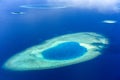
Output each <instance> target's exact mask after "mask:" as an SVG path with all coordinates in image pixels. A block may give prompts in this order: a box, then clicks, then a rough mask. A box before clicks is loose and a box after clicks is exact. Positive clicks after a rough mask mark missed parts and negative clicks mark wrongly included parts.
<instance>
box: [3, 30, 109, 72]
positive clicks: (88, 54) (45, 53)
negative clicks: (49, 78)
mask: <svg viewBox="0 0 120 80" xmlns="http://www.w3.org/2000/svg"><path fill="white" fill-rule="evenodd" d="M69 45H70V46H69ZM106 45H108V40H107V39H106V38H105V37H104V36H102V35H99V34H96V33H93V32H80V33H74V34H66V35H62V36H58V37H55V38H52V39H49V40H47V41H46V42H45V43H44V44H38V45H35V46H33V47H30V48H28V49H26V50H25V51H22V52H20V53H18V54H16V55H14V56H13V57H11V58H10V59H8V61H7V62H6V63H5V64H4V65H3V68H4V69H9V70H16V71H24V70H43V69H53V68H59V67H63V66H68V65H72V64H77V63H81V62H84V61H88V60H91V59H94V58H96V57H97V56H99V55H101V54H102V53H101V50H103V49H104V48H105V47H106ZM51 49H52V50H51ZM55 52H57V53H55ZM59 56H60V57H59Z"/></svg>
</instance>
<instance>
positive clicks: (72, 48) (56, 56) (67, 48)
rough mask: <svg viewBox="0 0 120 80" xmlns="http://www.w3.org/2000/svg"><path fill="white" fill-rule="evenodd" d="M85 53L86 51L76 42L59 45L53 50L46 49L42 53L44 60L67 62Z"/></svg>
mask: <svg viewBox="0 0 120 80" xmlns="http://www.w3.org/2000/svg"><path fill="white" fill-rule="evenodd" d="M85 52H87V49H86V48H84V47H82V46H80V45H79V43H77V42H65V43H61V44H59V45H57V46H55V47H53V48H50V49H47V50H46V51H44V52H43V53H42V55H43V57H44V58H45V59H50V60H67V59H74V58H77V57H80V56H82V55H84V54H85Z"/></svg>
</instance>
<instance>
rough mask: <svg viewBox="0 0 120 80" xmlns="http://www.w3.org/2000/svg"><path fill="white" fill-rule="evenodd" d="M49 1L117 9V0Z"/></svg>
mask: <svg viewBox="0 0 120 80" xmlns="http://www.w3.org/2000/svg"><path fill="white" fill-rule="evenodd" d="M48 2H49V3H54V4H60V3H62V4H65V5H68V6H72V7H77V8H86V9H97V10H101V11H104V10H115V11H117V9H118V5H120V1H119V0H48Z"/></svg>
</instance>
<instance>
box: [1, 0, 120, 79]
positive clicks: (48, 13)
mask: <svg viewBox="0 0 120 80" xmlns="http://www.w3.org/2000/svg"><path fill="white" fill-rule="evenodd" d="M6 2H10V1H7V0H6ZM21 4H22V3H18V4H14V3H13V4H12V2H10V3H6V4H5V2H4V3H1V4H0V80H120V12H117V13H114V12H99V11H97V10H88V9H78V8H61V9H28V8H19V7H18V6H19V5H21ZM20 12H22V13H20ZM104 20H115V21H117V22H116V23H104V22H103V21H104ZM76 32H95V33H98V34H101V35H103V36H105V37H106V38H107V39H108V40H109V45H108V47H107V48H106V49H105V50H104V51H103V52H102V55H101V56H98V57H97V58H95V59H92V60H89V61H86V62H83V63H79V64H75V65H71V66H66V67H62V68H56V69H48V70H35V71H9V70H5V69H3V68H2V65H3V64H4V63H5V62H6V60H8V59H9V58H10V57H11V56H13V55H14V54H16V53H18V52H21V51H23V50H25V49H27V48H29V47H32V46H34V45H37V44H40V43H43V42H44V41H45V40H48V39H51V38H53V37H57V36H60V35H64V34H70V33H76Z"/></svg>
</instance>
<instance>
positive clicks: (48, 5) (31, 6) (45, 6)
mask: <svg viewBox="0 0 120 80" xmlns="http://www.w3.org/2000/svg"><path fill="white" fill-rule="evenodd" d="M20 7H22V8H29V9H60V8H66V7H67V5H64V4H52V3H46V4H27V5H21V6H20Z"/></svg>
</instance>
